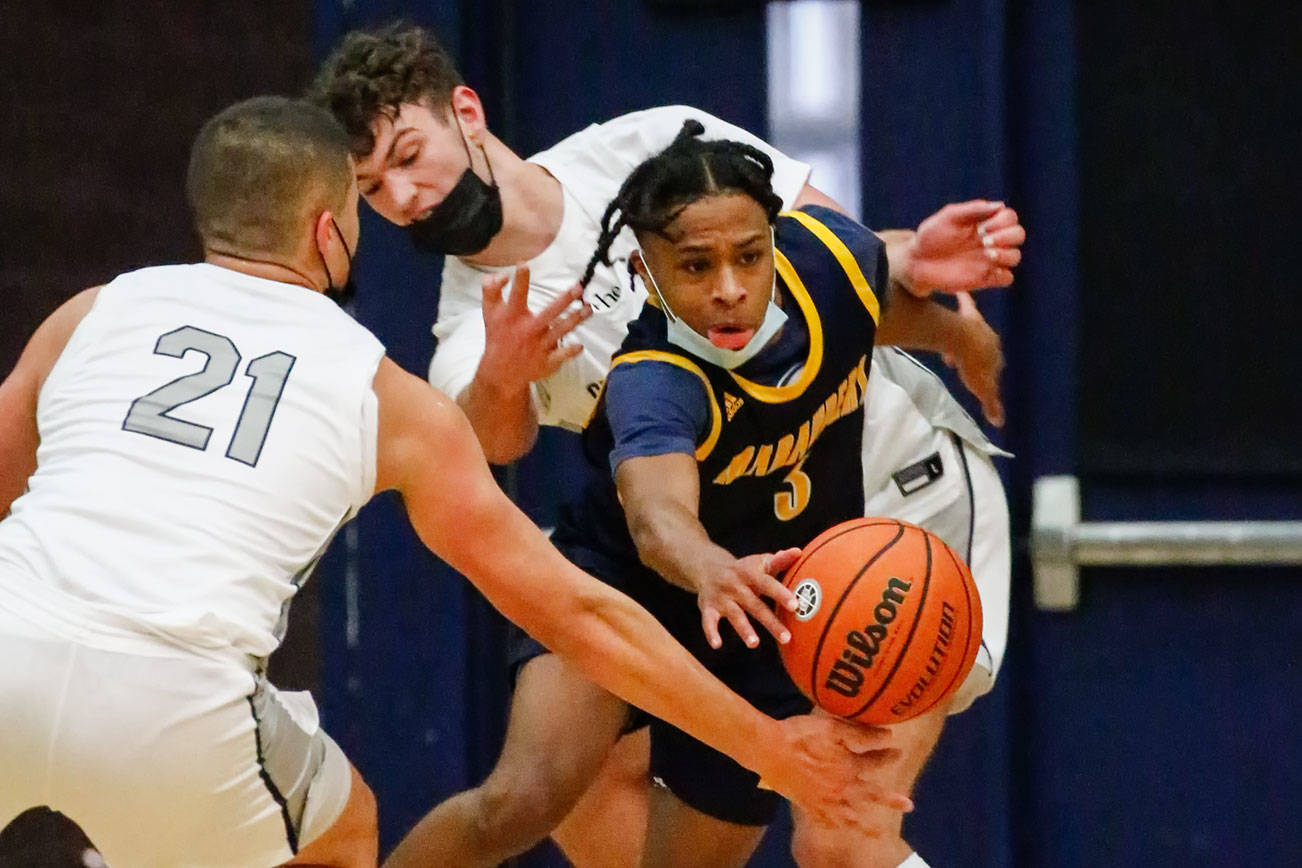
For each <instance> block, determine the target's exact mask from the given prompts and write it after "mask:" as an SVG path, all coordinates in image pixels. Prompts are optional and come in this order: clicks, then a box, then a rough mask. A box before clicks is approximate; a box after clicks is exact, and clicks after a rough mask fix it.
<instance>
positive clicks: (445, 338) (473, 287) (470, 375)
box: [429, 256, 484, 398]
mask: <svg viewBox="0 0 1302 868" xmlns="http://www.w3.org/2000/svg"><path fill="white" fill-rule="evenodd" d="M482 279H483V275H482V274H480V273H479V272H478V271H476V270H475V269H473V268H470V267H469V266H467V265H465V264H464V263H461V262H458V261H457V260H456V259H454V258H453V257H451V256H449V257H447V259H446V260H444V263H443V281H442V284H441V285H440V289H439V310H438V318H437V319H436V320H435V321H434V329H433V330H434V339H435V340H436V341H437V345H436V346H435V348H434V358H432V359H430V364H429V382H430V385H432V386H433V387H434V388H436V389H438V390H440V391H442V392H444V393H446V394H447V395H448V396H450V397H452V398H456V397H457V396H458V395H460V394H461V392H462V391H463V390H464V389H465V388H466V386H468V385H470V381H471V380H473V379H474V378H475V371H476V369H478V367H479V359H480V358H481V357H482V356H483V355H484V315H483V309H482V307H481V304H482V299H481V295H480V292H481V291H480V283H481V281H482Z"/></svg>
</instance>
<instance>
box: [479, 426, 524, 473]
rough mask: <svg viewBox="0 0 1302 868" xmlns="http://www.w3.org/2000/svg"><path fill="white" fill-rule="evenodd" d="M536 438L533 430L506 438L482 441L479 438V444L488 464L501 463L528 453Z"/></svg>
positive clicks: (518, 458)
mask: <svg viewBox="0 0 1302 868" xmlns="http://www.w3.org/2000/svg"><path fill="white" fill-rule="evenodd" d="M537 439H538V434H537V432H536V431H535V432H534V433H532V434H530V435H529V436H526V437H516V438H511V439H508V440H502V439H499V440H495V441H484V440H481V441H480V443H479V445H480V446H481V447H483V450H484V458H485V460H487V461H488V463H489V464H494V465H501V464H510V463H511V462H512V461H518V460H520V459H521V458H523V457H524V456H526V455H528V454H529V450H530V449H532V448H533V444H534V442H535V441H537Z"/></svg>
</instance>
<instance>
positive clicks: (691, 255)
mask: <svg viewBox="0 0 1302 868" xmlns="http://www.w3.org/2000/svg"><path fill="white" fill-rule="evenodd" d="M701 132H703V128H702V126H701V125H700V124H698V123H694V122H692V121H688V122H687V123H686V124H685V125H684V129H683V132H682V133H681V134H680V135H679V136H678V137H677V139H675V141H674V142H673V144H671V145H670V147H669V148H667V149H666V150H665V151H664V152H662V153H661V154H659V155H657V156H655V157H653V158H651V159H649V160H647V161H646V162H644V163H643V164H642V165H641V166H639V167H637V168H636V169H635V170H634V171H633V173H632V174H631V175H630V176H629V178H628V180H627V181H626V182H625V184H624V186H623V187H622V188H621V189H620V191H619V193H618V195H617V196H616V198H615V199H614V201H613V202H612V203H611V205H610V207H609V208H608V209H607V210H606V212H605V214H604V216H603V218H602V225H603V232H602V235H601V239H600V241H599V246H598V248H597V251H596V253H595V254H594V255H593V257H592V266H591V267H590V269H589V271H591V268H592V267H595V265H596V264H597V263H600V262H603V261H606V260H607V258H608V255H609V250H610V245H611V243H612V242H613V240H614V238H615V237H617V235H618V234H619V232H620V231H621V229H623V228H624V227H625V226H627V227H629V228H631V229H633V230H634V232H635V235H636V238H637V242H638V244H639V249H638V250H637V251H635V252H634V254H633V256H632V258H631V261H630V266H629V267H630V268H631V269H633V270H634V271H635V272H636V273H637V275H638V277H639V278H640V279H641V280H642V281H643V282H645V283H646V284H647V286H649V287H650V290H651V296H650V299H649V301H648V304H647V305H646V306H645V307H644V309H643V312H642V314H641V315H640V316H639V318H638V319H637V320H635V321H634V322H633V323H632V324H630V326H629V334H628V337H627V338H626V340H625V341H624V344H623V345H622V346H621V348H620V349H619V351H618V352H617V353H616V355H615V357H614V359H613V361H612V368H611V373H610V376H609V378H608V379H607V382H606V388H605V392H604V396H603V398H602V400H601V402H600V403H599V404H598V409H597V414H596V415H595V416H594V418H593V420H592V422H591V423H590V424H589V426H588V428H587V430H586V431H585V434H584V440H585V446H586V447H587V448H588V450H589V455H590V457H591V458H592V460H593V461H594V462H598V463H600V464H602V465H604V466H608V467H609V468H610V470H611V471H612V472H613V482H612V481H611V480H610V479H608V478H607V479H604V480H602V481H601V482H600V483H598V484H594V485H593V486H591V487H590V490H589V492H588V493H587V495H586V496H585V497H584V498H583V499H582V500H580V501H578V502H577V503H576V505H575V506H574V508H573V510H572V511H570V512H568V513H566V514H565V515H564V516H563V518H562V519H561V521H560V524H559V526H558V528H557V530H556V532H555V534H554V535H553V540H554V541H555V542H556V543H557V545H558V547H559V548H560V549H561V551H562V552H563V553H564V554H565V555H566V556H567V557H569V558H570V559H571V560H572V561H574V562H575V563H577V564H581V565H583V566H584V567H585V568H586V569H587V570H588V571H590V572H592V573H593V574H595V575H597V576H598V577H600V578H602V579H604V580H606V581H609V582H611V583H612V584H614V585H615V586H616V587H620V588H621V589H623V590H625V591H626V592H627V593H629V594H630V595H632V596H633V597H634V598H635V599H638V600H639V601H640V602H642V603H643V604H644V605H645V606H647V608H648V609H649V610H650V611H651V612H652V613H653V614H655V615H656V617H657V618H659V619H660V621H661V623H663V624H665V625H666V627H667V628H668V629H669V631H670V632H671V633H672V634H673V635H675V636H676V637H678V638H679V639H680V640H681V641H683V642H684V644H685V645H686V646H687V647H688V648H689V650H691V651H692V652H693V653H694V654H695V655H696V656H697V658H698V659H700V660H701V661H702V662H703V663H704V664H705V665H706V666H707V668H709V669H710V671H712V672H714V673H715V674H717V675H719V677H720V678H722V679H723V680H724V682H725V683H727V684H729V685H730V686H731V687H733V689H735V690H737V691H738V692H739V693H740V694H741V695H742V696H744V697H746V698H747V699H748V700H750V701H751V702H752V703H753V704H755V705H756V706H757V707H758V708H760V709H761V710H763V711H765V712H766V713H769V714H772V715H775V716H778V717H781V716H784V715H788V714H795V713H801V712H804V711H807V710H808V709H809V703H808V700H806V699H805V697H804V696H803V695H801V694H800V692H799V691H798V690H797V689H796V688H795V687H794V685H792V683H791V681H790V679H789V678H788V677H787V675H786V673H785V671H784V669H783V667H782V665H781V662H780V660H779V659H778V652H777V643H776V642H774V641H773V639H775V638H776V639H777V640H778V641H785V640H786V639H787V638H788V637H787V634H786V631H785V629H784V628H783V626H782V624H781V622H780V621H779V620H778V618H777V616H776V615H775V613H774V612H773V611H772V610H771V609H770V608H769V607H768V604H767V603H766V602H765V600H764V598H770V599H773V600H774V601H776V602H778V603H780V604H783V605H786V604H788V603H789V601H790V598H791V592H790V591H789V590H787V589H786V588H784V587H782V586H781V584H780V583H779V582H778V581H777V580H776V579H775V578H774V577H773V576H774V575H775V570H780V569H782V568H783V567H784V566H786V565H788V564H789V563H790V560H791V559H793V558H794V557H795V556H796V555H797V554H798V551H799V548H798V547H799V546H800V545H802V544H804V543H805V542H807V541H808V540H810V539H812V538H813V537H814V536H816V535H817V534H818V533H820V532H821V531H822V530H824V529H825V528H827V527H829V526H831V525H833V524H836V523H838V522H841V521H845V520H847V519H850V518H853V517H855V516H857V515H859V514H860V513H861V511H862V505H863V491H862V485H861V481H862V471H861V469H860V468H859V467H858V466H857V465H858V463H859V461H860V460H861V455H862V437H863V431H864V426H863V419H862V413H863V409H862V407H863V401H864V398H865V396H866V394H867V391H868V367H869V365H870V360H871V357H872V356H871V354H872V346H873V339H874V334H875V332H876V330H877V328H878V324H879V323H880V325H881V328H882V330H883V331H895V330H898V329H899V328H900V327H901V325H902V323H901V322H900V317H901V316H907V315H908V310H907V308H905V309H900V308H897V307H895V306H894V305H892V304H890V296H889V294H888V293H889V286H890V281H889V277H888V272H887V265H886V258H885V253H884V249H883V245H882V243H881V242H880V240H879V239H878V238H877V237H876V236H875V235H873V233H871V232H869V231H868V230H866V229H864V228H863V227H861V226H859V225H858V224H856V223H854V222H853V221H851V220H849V219H848V218H846V217H844V216H843V215H841V214H839V213H838V212H835V211H832V210H830V209H827V208H823V207H820V206H806V207H805V208H803V209H801V210H800V211H795V212H785V213H784V214H783V216H782V217H781V218H779V216H778V214H779V210H780V208H781V200H780V198H779V197H778V196H777V195H776V194H775V193H774V192H773V190H772V187H771V185H770V182H769V179H770V178H771V176H772V163H771V162H770V160H769V158H768V157H767V155H765V154H764V153H763V152H761V151H759V150H758V149H755V148H751V147H749V146H747V145H744V144H741V143H737V142H729V141H716V142H702V141H701V140H700V139H699V138H697V136H699V134H700V133H701ZM874 287H876V288H878V289H874ZM879 291H880V292H882V295H881V296H880V297H879V296H878V295H877V292H879ZM773 549H777V550H778V551H777V552H776V553H775V554H774V555H769V554H768V552H770V551H771V550H773ZM721 620H726V621H727V622H728V623H729V624H730V625H731V629H729V630H721V629H720V621H721ZM757 626H762V627H763V628H765V629H766V630H767V631H768V632H769V633H771V634H772V636H771V637H770V636H765V637H764V638H763V639H761V633H760V631H759V630H758V629H757ZM977 677H978V679H979V680H984V676H983V675H982V674H980V673H978V676H977ZM947 710H948V709H947V708H942V709H939V710H937V711H935V712H933V713H930V714H926V715H923V716H921V717H919V718H917V719H915V720H912V721H908V722H906V723H902V724H898V725H896V726H894V727H892V729H893V731H894V732H895V733H896V736H897V738H899V739H900V744H901V747H902V749H903V750H904V756H903V757H902V759H901V762H899V763H897V764H894V765H892V766H891V768H890V769H889V776H888V777H887V778H886V779H887V780H889V781H890V783H891V786H898V787H900V788H901V789H907V788H908V787H910V786H911V785H912V782H913V778H914V777H915V776H916V775H917V773H918V771H919V770H920V767H921V764H922V762H923V761H924V760H925V758H926V756H927V754H928V753H929V752H930V748H931V746H932V745H934V743H935V740H936V737H937V736H938V735H939V732H940V728H941V726H942V724H943V721H944V719H945V715H946V712H947ZM650 733H651V773H652V774H653V775H654V776H655V778H656V779H657V780H658V781H659V782H661V783H662V784H663V786H661V787H660V788H657V789H656V790H655V791H654V793H653V795H652V805H651V811H650V819H649V823H648V828H647V834H646V845H645V852H644V854H643V864H644V865H648V866H675V868H680V866H702V868H705V866H741V865H744V864H745V863H746V862H747V861H748V860H749V858H750V855H751V853H752V852H753V850H754V848H755V846H756V845H757V844H758V843H759V839H760V837H761V836H762V834H763V831H764V827H765V826H766V825H767V824H768V822H770V821H771V819H772V816H773V813H774V811H775V810H776V808H777V806H778V803H779V800H778V797H777V796H775V795H774V794H773V793H771V792H766V791H764V790H763V789H761V788H760V787H759V786H758V781H757V778H756V777H755V776H754V775H753V774H750V773H748V772H746V771H745V770H744V769H741V768H740V767H738V766H737V765H736V764H735V763H733V762H732V761H730V760H728V759H727V758H726V757H724V756H722V755H720V754H719V753H718V752H717V751H714V750H711V749H709V748H706V747H705V746H703V745H701V744H700V743H699V742H698V741H697V740H695V739H692V738H690V737H689V736H685V735H684V734H682V733H681V732H680V731H679V730H677V729H676V728H674V727H672V726H667V725H664V724H663V723H661V722H660V721H656V720H652V721H651V722H650ZM567 738H568V739H569V740H571V741H577V740H582V739H585V738H586V733H585V732H584V731H583V730H581V729H575V730H572V731H571V732H570V733H569V735H568V736H567ZM863 813H864V817H865V818H866V819H870V825H871V828H870V830H869V833H868V834H867V835H863V834H859V835H858V836H857V837H856V836H852V835H851V834H849V833H847V832H846V831H844V830H841V829H837V828H834V827H830V826H828V825H827V824H824V823H819V822H817V821H816V820H814V819H813V818H810V817H809V816H808V815H807V814H805V813H804V812H803V811H800V810H799V809H797V810H796V811H795V820H796V824H795V826H796V832H795V836H794V838H793V851H794V853H795V855H796V858H797V861H798V862H799V863H800V864H801V865H805V866H809V865H856V866H867V868H874V866H894V865H897V864H899V863H900V862H901V861H903V860H905V859H907V858H909V857H910V854H911V851H910V849H909V847H908V845H907V844H905V843H904V841H903V840H902V839H901V837H900V818H899V816H898V815H895V816H889V815H886V814H884V813H881V812H878V811H876V810H875V809H874V808H873V807H872V806H871V805H865V806H864V812H863ZM915 861H917V860H916V859H915Z"/></svg>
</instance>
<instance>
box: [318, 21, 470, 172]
mask: <svg viewBox="0 0 1302 868" xmlns="http://www.w3.org/2000/svg"><path fill="white" fill-rule="evenodd" d="M464 83H465V82H464V80H463V79H462V78H461V73H460V72H459V71H457V67H456V64H455V63H453V61H452V56H451V55H449V54H448V52H447V49H445V48H444V47H443V46H442V45H441V44H440V43H439V41H438V40H437V39H435V38H434V34H432V33H430V32H429V31H428V30H426V29H424V28H423V27H418V26H416V25H414V24H408V23H406V22H395V23H393V24H388V25H385V26H384V27H381V28H379V29H376V30H354V31H352V32H351V33H349V34H347V35H346V36H344V38H343V39H342V40H341V41H340V42H339V44H338V45H337V46H335V49H334V51H332V52H330V56H329V57H327V58H326V59H325V62H324V63H323V64H322V65H321V71H320V72H318V73H317V76H316V78H315V79H314V80H313V82H312V85H311V86H310V87H309V88H308V93H307V98H308V100H309V101H311V102H313V103H315V104H316V105H319V106H321V107H322V108H325V109H328V110H329V111H330V113H331V114H333V115H334V116H335V119H336V120H337V121H339V123H340V124H341V125H342V126H343V128H344V129H345V130H346V131H347V132H348V139H349V142H350V147H351V149H352V152H353V154H354V156H359V157H363V156H366V155H367V154H369V153H370V152H371V150H372V149H373V148H374V147H375V136H374V135H372V134H371V124H372V123H373V122H374V121H375V119H376V118H377V117H380V116H384V117H388V118H390V119H392V118H395V117H397V114H398V110H399V108H400V107H401V106H402V105H403V104H405V103H420V104H423V105H426V106H429V107H431V108H432V107H434V106H442V105H446V104H447V103H448V102H449V101H450V100H451V99H452V90H453V88H455V87H456V86H457V85H460V84H464Z"/></svg>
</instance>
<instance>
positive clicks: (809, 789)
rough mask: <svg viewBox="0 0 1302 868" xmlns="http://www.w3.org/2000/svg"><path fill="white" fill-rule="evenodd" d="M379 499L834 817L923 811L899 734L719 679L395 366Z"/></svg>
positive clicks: (527, 613)
mask: <svg viewBox="0 0 1302 868" xmlns="http://www.w3.org/2000/svg"><path fill="white" fill-rule="evenodd" d="M375 392H376V395H377V397H378V399H379V444H378V460H377V484H376V488H377V490H385V489H396V490H397V491H398V492H399V493H400V494H401V495H402V497H403V500H404V502H405V504H406V508H407V513H408V515H409V516H410V518H411V521H412V524H413V525H414V527H415V528H416V531H417V533H418V534H419V535H420V537H421V539H422V540H423V541H424V542H425V544H426V545H427V546H429V547H430V549H432V550H433V551H435V552H436V553H438V554H439V555H440V556H441V557H443V558H444V559H445V560H447V561H448V563H449V564H451V565H452V566H453V567H454V568H455V569H457V570H458V571H460V572H461V573H463V574H464V575H466V576H467V577H469V578H470V580H471V581H472V582H474V583H475V585H476V586H477V587H478V588H479V589H480V590H481V591H483V592H484V595H485V596H486V597H487V598H488V599H489V601H490V602H491V603H492V604H493V605H494V606H496V607H497V608H498V609H499V610H500V611H501V612H502V613H503V614H505V615H506V616H507V617H508V618H511V619H512V620H514V621H515V622H516V623H518V624H520V625H521V626H522V627H524V628H525V629H526V630H528V631H529V632H530V633H532V634H533V635H534V636H535V637H536V638H537V639H538V640H539V641H540V642H542V643H543V644H544V645H546V646H547V647H548V648H550V649H552V650H553V651H555V652H556V653H558V654H560V655H562V656H563V657H565V658H566V660H568V661H569V662H570V663H571V664H572V665H574V666H575V667H576V668H578V669H579V671H581V672H582V673H583V674H584V675H585V676H586V677H588V678H590V679H592V681H593V682H595V683H596V684H598V685H600V686H602V687H604V688H605V689H607V690H610V691H611V692H612V693H615V694H616V695H618V696H620V697H622V698H623V699H625V700H627V701H628V702H630V703H632V704H634V705H637V706H638V707H640V708H643V709H645V710H646V711H648V712H650V713H651V714H654V715H656V716H657V717H660V718H662V719H664V720H666V721H669V722H670V723H672V724H674V725H675V726H678V727H680V728H682V729H683V730H684V731H686V732H688V733H690V734H691V735H693V736H695V737H696V738H698V739H700V740H701V741H703V742H705V743H706V744H709V745H710V746H712V747H714V748H716V749H717V750H720V751H723V752H724V753H727V754H729V755H730V756H732V757H734V758H735V759H736V760H737V761H738V762H740V763H742V764H743V765H745V766H746V767H748V768H750V769H752V770H754V771H756V772H758V773H759V774H760V775H762V776H763V778H764V779H765V780H766V781H768V782H769V783H770V784H771V785H772V786H773V787H774V789H776V790H778V791H779V792H781V793H782V794H783V795H786V796H787V797H789V798H791V799H793V800H795V801H797V802H800V803H801V804H803V805H806V806H807V807H809V808H810V809H811V810H813V811H815V812H817V813H819V814H820V815H821V816H824V817H826V818H828V820H829V822H834V823H838V824H846V825H851V826H854V825H858V824H859V823H860V820H859V817H858V812H857V810H856V806H858V807H862V803H863V802H864V801H873V802H878V803H881V804H885V805H888V806H890V807H893V808H895V809H897V810H907V809H908V808H909V807H910V806H911V803H910V802H909V800H908V799H907V798H906V797H905V796H903V795H901V794H898V793H892V792H888V791H885V790H884V789H882V788H881V787H879V786H877V785H876V784H875V783H874V782H873V779H874V775H875V773H876V770H877V769H878V768H879V767H880V766H881V764H882V763H883V762H884V761H885V760H887V759H889V756H890V753H891V751H892V750H893V748H891V746H890V735H889V732H887V731H885V730H871V729H864V728H862V727H854V726H850V725H849V724H845V723H844V722H841V721H833V720H828V719H825V718H809V717H802V718H797V719H793V720H789V721H775V720H772V719H770V718H768V717H766V716H764V715H763V714H760V713H759V712H758V711H756V710H755V709H754V708H753V707H752V706H751V705H750V704H749V703H747V702H746V701H745V700H744V699H742V698H741V697H739V696H737V695H736V694H734V693H732V692H731V691H729V690H728V689H727V688H726V687H724V685H723V684H722V683H721V682H719V681H718V680H717V679H715V678H714V677H713V676H712V675H710V674H709V673H708V672H706V671H705V669H704V667H702V666H701V665H700V663H698V662H697V661H696V660H695V659H694V658H693V657H692V656H691V655H690V654H688V653H687V651H686V650H684V649H683V648H682V647H681V646H680V645H678V644H677V643H676V642H675V641H674V640H673V639H672V637H670V635H669V634H668V633H667V632H666V631H665V630H664V628H663V627H662V626H661V625H660V624H659V623H658V622H657V621H656V620H655V619H654V618H652V617H651V616H650V615H649V614H648V613H647V612H646V611H645V610H643V609H642V608H641V607H640V606H638V605H637V604H636V603H634V602H633V601H632V600H631V599H629V598H628V597H626V596H624V595H623V594H620V593H619V592H617V591H615V590H614V589H613V588H610V587H609V586H607V585H604V584H602V583H601V582H598V581H597V580H596V579H594V578H592V577H591V576H589V575H587V574H586V573H584V572H582V571H581V570H579V569H578V568H577V567H575V566H573V565H572V564H570V563H569V562H568V561H567V560H565V558H564V557H562V556H561V554H560V552H558V551H556V549H555V548H553V547H552V545H551V543H550V542H548V541H547V538H546V537H544V536H543V534H542V532H541V531H539V530H538V529H537V528H536V527H534V525H533V523H532V522H530V521H529V519H528V518H527V517H525V515H524V514H523V513H521V512H520V511H519V510H518V509H516V507H515V506H514V505H513V504H512V503H511V502H510V501H509V500H508V499H507V498H506V496H505V495H504V494H503V493H502V492H501V490H500V489H499V488H498V487H497V484H496V482H495V481H494V480H493V477H492V475H491V474H490V473H489V471H488V465H487V464H486V463H485V461H484V457H483V453H482V451H481V450H480V448H479V443H478V441H477V440H476V439H475V436H474V434H473V432H472V431H471V428H470V425H469V423H468V422H467V421H466V419H465V417H464V416H463V415H462V414H461V412H460V411H459V410H458V409H457V408H456V406H455V404H454V403H453V402H452V401H451V400H450V399H448V398H446V397H444V396H442V395H441V394H440V393H438V392H437V391H435V390H434V389H432V388H430V387H429V386H428V385H427V384H426V383H425V382H423V381H421V380H418V379H416V378H415V377H412V376H410V375H409V374H407V373H405V372H404V371H402V370H401V369H400V368H398V367H397V365H395V364H393V362H391V361H389V360H388V359H385V360H383V361H382V362H381V365H380V370H379V371H378V372H377V373H376V376H375Z"/></svg>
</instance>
